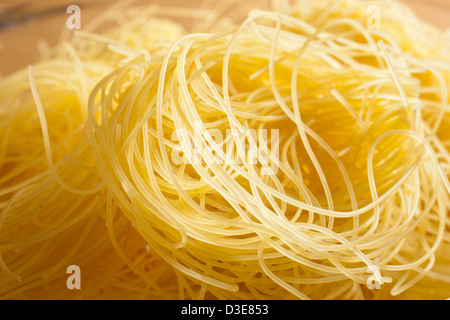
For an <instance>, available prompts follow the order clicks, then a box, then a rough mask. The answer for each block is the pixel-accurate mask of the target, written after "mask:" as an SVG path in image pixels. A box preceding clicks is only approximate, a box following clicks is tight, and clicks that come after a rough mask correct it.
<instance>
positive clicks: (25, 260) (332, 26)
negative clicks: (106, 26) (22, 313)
mask: <svg viewBox="0 0 450 320" xmlns="http://www.w3.org/2000/svg"><path fill="white" fill-rule="evenodd" d="M371 4H372V5H376V6H379V8H382V9H380V10H381V12H382V17H383V23H382V26H381V27H379V28H368V27H367V25H366V22H367V10H366V9H367V2H363V1H358V0H345V1H337V2H336V1H328V0H324V1H314V2H311V1H301V0H299V1H296V2H294V3H287V2H282V1H278V2H276V3H274V4H273V6H272V8H271V9H270V10H262V9H256V8H255V10H251V11H250V12H249V13H248V15H247V18H245V19H244V20H243V21H241V22H240V23H238V24H234V23H230V22H224V23H222V24H220V28H219V29H220V30H216V29H217V28H215V29H214V31H213V29H208V30H195V31H192V32H184V31H183V29H182V28H181V27H180V26H179V25H176V24H174V23H172V22H170V21H168V20H162V19H156V18H155V17H153V11H145V10H132V11H130V12H134V14H135V15H137V16H139V17H140V18H139V19H138V20H134V21H135V22H134V23H131V22H130V23H127V21H126V20H124V21H122V20H117V21H118V25H117V26H116V27H115V28H114V29H110V30H109V31H101V32H100V31H95V30H94V29H93V30H91V31H81V32H80V33H79V34H78V37H77V39H69V40H67V41H66V42H64V43H62V44H61V45H60V46H58V47H57V48H55V49H54V50H53V51H51V52H49V53H48V54H47V55H46V56H45V57H44V58H43V61H42V62H41V63H39V64H38V65H36V66H30V67H29V69H27V70H23V71H21V72H19V73H16V74H15V75H12V76H10V77H7V78H5V79H3V80H2V82H1V83H0V86H1V90H0V92H1V96H0V98H1V109H0V110H1V113H2V118H1V121H2V122H1V127H0V130H1V132H2V135H1V136H2V137H3V138H2V145H1V149H0V151H1V153H0V156H1V158H0V165H1V167H0V168H1V173H2V174H1V178H0V201H1V202H0V210H1V211H0V212H1V214H0V267H1V269H0V275H1V277H0V284H1V285H0V297H1V298H3V299H12V298H31V299H36V298H42V297H44V298H48V299H73V298H84V299H98V298H100V299H105V298H106V299H108V298H113V299H396V298H401V299H425V298H427V299H429V298H434V299H445V298H448V297H449V296H450V261H449V257H450V229H449V221H450V220H449V208H450V183H449V173H450V166H449V164H450V156H449V151H450V144H449V143H450V136H449V134H448V125H449V124H450V120H449V119H450V117H449V96H448V88H449V83H450V82H449V81H450V73H449V72H450V61H449V58H448V57H449V56H450V55H449V53H450V50H449V48H450V46H449V44H450V41H449V39H448V37H446V35H445V33H444V32H442V31H440V30H438V29H436V28H433V27H431V26H429V25H427V24H425V23H424V22H422V21H420V20H419V19H418V18H417V17H416V16H415V15H414V14H413V13H412V12H411V11H410V10H409V9H408V8H405V7H403V5H400V4H399V3H397V2H391V1H389V2H388V1H382V0H378V1H372V2H371ZM400 10H401V12H402V13H400ZM111 14H112V13H111ZM124 16H125V17H127V15H124ZM117 21H116V22H117ZM136 21H139V23H136ZM149 21H150V22H149ZM145 23H147V24H148V28H150V25H151V26H152V28H153V27H160V28H161V29H158V30H160V32H159V33H157V34H158V35H157V36H155V37H150V35H151V33H148V32H147V31H146V27H145ZM200 25H201V24H200ZM143 26H144V27H143ZM411 30H414V34H413V32H412V31H411ZM430 35H431V36H430ZM69 265H76V266H79V267H80V269H81V270H82V272H83V279H84V280H83V288H82V289H81V290H78V291H70V290H67V287H66V278H67V274H66V268H67V266H69Z"/></svg>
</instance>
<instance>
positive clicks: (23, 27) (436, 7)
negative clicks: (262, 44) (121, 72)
mask: <svg viewBox="0 0 450 320" xmlns="http://www.w3.org/2000/svg"><path fill="white" fill-rule="evenodd" d="M154 1H157V0H146V2H147V3H152V2H154ZM195 1H196V0H188V1H182V0H160V1H158V3H163V4H164V5H171V4H172V5H173V4H179V3H184V6H186V5H187V6H195V5H194V3H195ZM243 1H245V0H243ZM112 2H116V1H108V0H97V1H88V0H77V1H73V0H40V1H30V0H28V1H27V0H13V1H11V0H0V12H1V11H2V9H5V8H7V7H11V6H13V5H17V4H20V3H25V5H24V6H23V7H22V8H23V9H25V10H27V12H40V11H41V10H45V9H49V8H53V9H54V11H53V13H52V14H48V15H41V16H40V15H37V17H36V18H34V19H31V20H26V21H24V22H22V23H20V24H19V25H16V26H14V27H9V28H1V29H0V75H1V76H5V75H7V74H10V73H11V72H13V71H15V70H17V69H19V68H22V67H25V66H27V65H28V64H30V63H33V62H34V61H35V59H36V57H37V56H38V52H39V51H38V48H37V44H38V42H39V41H40V40H45V41H46V42H47V43H48V44H49V45H54V44H55V43H57V41H58V39H59V37H60V34H61V30H62V28H63V27H64V26H65V23H66V19H67V17H68V16H69V15H68V14H67V13H66V12H65V11H66V8H67V6H69V5H71V4H77V5H79V6H80V7H81V10H82V24H83V23H85V22H87V21H90V20H91V19H94V18H95V17H96V15H98V13H99V12H100V11H102V10H103V8H104V5H105V3H106V4H109V3H112ZM402 2H405V3H407V4H408V5H410V6H411V7H412V8H413V9H414V10H415V11H416V12H417V14H418V15H419V16H420V17H421V18H423V19H425V20H427V21H429V22H431V23H433V24H434V25H436V26H438V27H440V28H443V29H445V28H450V0H426V1H425V0H402ZM0 17H1V16H0Z"/></svg>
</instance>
